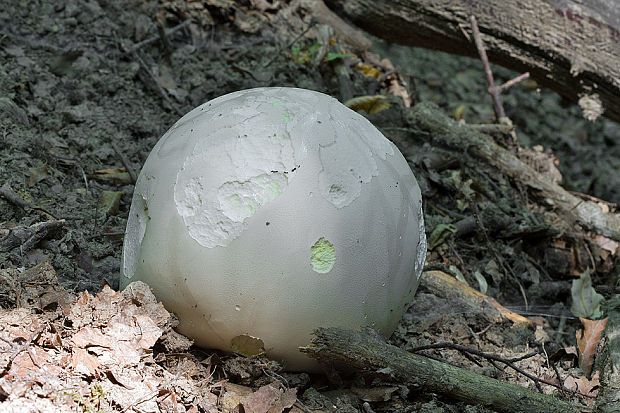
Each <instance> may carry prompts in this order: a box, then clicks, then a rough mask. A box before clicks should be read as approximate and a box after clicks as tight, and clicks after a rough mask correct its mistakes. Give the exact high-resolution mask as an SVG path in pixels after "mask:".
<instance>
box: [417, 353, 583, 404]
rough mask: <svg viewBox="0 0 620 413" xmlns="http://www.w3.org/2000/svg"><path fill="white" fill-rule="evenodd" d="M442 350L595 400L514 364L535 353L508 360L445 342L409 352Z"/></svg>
mask: <svg viewBox="0 0 620 413" xmlns="http://www.w3.org/2000/svg"><path fill="white" fill-rule="evenodd" d="M440 348H449V349H453V350H457V351H459V352H461V353H462V354H463V355H466V354H467V353H469V354H474V355H476V356H478V357H482V358H484V359H486V360H489V361H497V362H499V363H502V364H505V365H506V366H508V367H510V368H511V369H513V370H514V371H516V372H518V373H520V374H522V375H524V376H525V377H527V378H528V379H530V380H532V381H533V382H534V383H543V384H546V385H548V386H553V387H555V388H557V389H559V390H562V391H566V392H569V393H573V394H578V395H580V396H583V397H589V398H594V396H591V395H588V394H585V393H582V392H580V391H578V390H571V389H569V388H566V387H564V386H562V385H561V384H557V383H554V382H552V381H550V380H546V379H541V378H540V377H536V376H534V375H533V374H530V373H528V372H527V371H525V370H523V369H522V368H520V367H517V366H516V365H515V364H514V362H516V361H520V360H523V359H525V358H528V357H532V356H533V355H535V354H537V353H534V354H532V353H530V354H527V355H525V356H523V357H517V358H513V359H506V358H504V357H500V356H496V355H495V354H488V353H485V352H483V351H480V350H476V349H473V348H469V347H465V346H462V345H460V344H456V343H451V342H443V343H436V344H429V345H426V346H419V347H414V348H412V349H409V351H411V352H414V353H417V352H420V351H422V350H430V349H440Z"/></svg>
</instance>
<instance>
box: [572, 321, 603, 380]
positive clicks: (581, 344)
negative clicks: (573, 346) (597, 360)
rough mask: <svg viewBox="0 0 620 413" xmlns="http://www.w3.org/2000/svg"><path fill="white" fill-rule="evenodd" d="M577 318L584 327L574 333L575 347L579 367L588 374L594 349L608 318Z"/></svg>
mask: <svg viewBox="0 0 620 413" xmlns="http://www.w3.org/2000/svg"><path fill="white" fill-rule="evenodd" d="M579 320H580V321H581V323H582V324H583V327H584V329H583V330H577V334H576V335H577V347H578V348H579V367H581V369H582V370H583V371H584V373H585V374H586V375H588V376H589V375H590V373H591V372H592V366H593V364H594V356H595V355H596V349H597V348H598V344H599V342H600V341H601V336H602V334H603V331H604V330H605V327H606V326H607V321H609V319H608V318H604V319H603V320H588V319H586V318H582V317H579Z"/></svg>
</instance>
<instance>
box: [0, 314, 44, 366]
mask: <svg viewBox="0 0 620 413" xmlns="http://www.w3.org/2000/svg"><path fill="white" fill-rule="evenodd" d="M44 329H45V326H41V327H39V328H37V329H36V330H35V331H33V332H32V334H30V337H28V340H27V341H26V342H25V343H23V344H22V345H20V346H19V347H17V348H16V349H15V350H13V352H12V353H11V355H10V356H9V359H8V362H7V365H6V367H4V370H2V371H1V372H0V377H3V376H4V375H5V374H6V373H8V371H9V370H10V369H11V365H12V364H13V360H15V357H17V356H18V354H19V353H21V352H22V351H24V350H28V349H29V348H30V344H31V343H32V342H33V341H34V340H35V339H36V338H37V337H38V336H39V335H40V334H41V333H42V332H43V330H44ZM30 358H32V362H33V363H34V364H36V361H35V358H34V357H32V353H30Z"/></svg>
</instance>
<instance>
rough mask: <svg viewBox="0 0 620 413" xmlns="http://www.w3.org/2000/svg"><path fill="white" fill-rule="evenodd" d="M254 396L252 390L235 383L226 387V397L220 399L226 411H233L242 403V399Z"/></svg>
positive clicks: (227, 384)
mask: <svg viewBox="0 0 620 413" xmlns="http://www.w3.org/2000/svg"><path fill="white" fill-rule="evenodd" d="M250 394H252V389H251V388H249V387H246V386H241V385H239V384H234V383H226V384H225V385H224V395H223V396H222V397H221V398H220V405H221V407H223V408H224V409H225V410H224V411H233V410H234V409H235V408H236V407H237V406H239V404H240V403H241V399H242V398H243V397H245V396H248V395H250Z"/></svg>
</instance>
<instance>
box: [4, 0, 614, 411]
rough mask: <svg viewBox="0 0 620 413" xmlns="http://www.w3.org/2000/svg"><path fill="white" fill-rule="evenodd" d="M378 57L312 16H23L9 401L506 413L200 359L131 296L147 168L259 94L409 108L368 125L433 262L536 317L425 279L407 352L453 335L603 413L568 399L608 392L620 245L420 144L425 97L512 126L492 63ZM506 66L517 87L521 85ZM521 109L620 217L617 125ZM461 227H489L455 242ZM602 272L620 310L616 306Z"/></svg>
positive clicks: (513, 113)
mask: <svg viewBox="0 0 620 413" xmlns="http://www.w3.org/2000/svg"><path fill="white" fill-rule="evenodd" d="M296 5H297V6H296ZM190 22H191V24H190ZM163 32H165V33H166V34H165V35H162V33H163ZM325 33H328V35H327V37H326V36H325ZM368 37H369V38H370V36H368ZM326 39H327V40H326ZM372 42H373V45H372V46H371V48H370V52H371V53H366V54H363V55H362V54H361V53H356V52H355V51H353V50H352V49H351V48H350V47H349V45H347V44H345V43H340V42H339V41H338V39H337V38H336V37H334V36H333V35H331V36H330V32H329V30H328V29H326V28H325V27H323V26H322V25H320V24H315V20H314V19H313V16H312V13H311V12H310V11H309V10H308V9H305V8H304V7H302V6H299V5H298V4H297V2H295V1H293V2H286V1H276V2H273V4H272V3H268V2H263V1H254V2H251V3H250V2H245V1H244V2H234V1H231V0H207V1H202V2H200V1H191V0H186V1H182V0H167V1H160V2H143V1H141V0H132V1H121V0H112V1H107V2H98V1H96V0H90V1H85V0H72V1H64V2H51V1H45V0H39V1H31V2H27V3H25V2H22V1H17V0H5V1H3V2H2V5H0V113H1V114H2V116H0V186H1V187H2V191H1V193H0V195H1V196H0V307H1V308H2V309H1V310H0V369H1V370H2V371H1V373H0V407H1V408H4V407H6V408H8V409H9V410H8V411H76V409H77V411H99V410H101V411H112V410H118V411H132V410H133V411H140V412H147V411H161V410H164V411H179V412H181V411H209V412H211V411H213V412H215V411H246V412H248V411H257V412H259V411H265V412H266V411H270V412H281V411H313V412H318V411H322V412H332V411H339V412H357V411H365V412H370V411H377V412H380V411H385V412H387V411H389V412H413V411H447V412H452V411H469V412H474V411H480V412H482V411H492V410H491V409H489V408H485V407H480V406H473V405H467V404H465V403H464V402H458V401H454V400H452V399H451V398H450V397H448V396H446V395H438V394H434V393H428V392H420V391H416V390H415V389H413V388H411V386H408V385H407V383H398V382H393V381H390V380H389V378H386V377H385V376H382V375H372V374H371V375H369V374H351V373H350V374H347V375H344V376H343V377H342V378H341V379H339V380H334V378H333V377H330V376H329V375H327V376H325V375H318V374H307V373H290V372H286V371H284V370H282V368H281V366H280V365H278V363H276V362H274V361H270V360H268V359H267V358H265V357H263V356H255V357H251V358H246V357H242V356H234V355H229V354H224V353H220V352H213V351H209V350H205V349H200V348H197V347H195V346H191V347H190V344H191V342H190V341H189V340H188V339H186V338H184V337H182V336H180V335H179V334H177V333H175V332H174V330H173V327H174V326H175V319H174V317H173V316H171V315H170V314H169V313H168V312H167V311H166V310H165V309H164V308H163V307H162V306H161V305H158V304H157V301H156V299H155V298H154V297H153V296H152V294H151V293H150V292H149V291H148V289H142V290H140V289H138V290H132V291H131V292H129V291H124V292H120V293H119V292H118V291H117V290H118V286H119V271H120V259H121V251H122V243H123V233H124V230H125V226H126V222H127V215H128V212H129V208H130V205H131V199H132V193H133V183H134V177H133V176H132V174H138V173H139V171H140V168H141V166H142V165H143V164H144V162H145V160H146V158H147V156H148V154H149V152H150V150H151V149H152V148H153V146H154V145H155V143H156V142H157V140H158V139H159V137H161V136H162V135H163V133H164V132H165V131H166V130H167V129H168V128H169V127H170V126H171V125H172V124H173V123H174V122H175V121H176V120H177V119H179V118H180V117H181V116H182V115H183V114H184V113H186V112H188V111H189V110H191V109H192V108H194V107H196V106H198V105H199V104H201V103H203V102H206V101H208V100H210V99H213V98H215V97H217V96H221V95H224V94H226V93H229V92H233V91H237V90H241V89H247V88H252V87H259V86H291V87H300V88H307V89H313V90H317V91H320V92H323V93H326V94H329V95H332V96H334V97H336V98H338V99H339V100H340V101H341V102H345V101H347V100H349V99H351V98H354V97H359V96H375V98H374V99H375V100H374V102H375V103H376V102H383V103H389V105H383V106H384V109H383V110H380V111H378V112H376V113H372V114H369V113H368V111H370V112H373V110H372V108H368V107H367V108H366V109H367V111H362V110H360V113H362V114H363V115H364V116H366V117H368V119H369V120H371V121H372V122H373V123H374V124H375V125H376V126H377V127H378V128H379V129H380V130H381V131H382V132H383V133H384V135H385V136H386V137H388V138H389V139H390V140H392V141H393V142H394V143H395V144H396V145H397V146H398V147H399V149H400V150H401V152H403V155H404V156H405V158H406V159H407V160H408V161H410V164H411V167H412V169H413V171H414V173H415V175H416V177H417V178H418V181H419V183H420V186H421V189H422V195H423V198H424V213H425V222H426V232H427V236H428V238H429V240H430V245H429V253H428V257H427V264H429V265H432V266H434V268H435V269H437V268H440V269H441V270H442V271H444V272H447V273H449V274H452V275H455V276H457V278H459V279H461V280H462V281H463V283H464V284H465V283H466V284H468V285H469V286H471V287H472V288H474V289H476V290H480V291H481V292H483V293H484V294H486V295H488V296H489V297H493V298H495V299H496V300H497V301H498V302H499V303H501V304H503V305H504V307H505V308H506V309H509V310H510V311H513V312H515V313H519V314H521V315H524V316H526V317H528V319H529V321H528V322H527V323H526V324H520V323H518V322H515V321H514V319H510V317H508V318H506V317H504V318H501V317H500V318H499V319H498V313H497V310H494V309H493V308H487V307H481V306H480V305H479V304H476V303H475V302H472V301H468V300H467V299H466V298H462V297H461V298H460V299H457V298H454V297H451V296H450V294H449V293H446V294H445V296H441V294H438V292H437V290H433V289H432V288H431V287H430V286H429V285H427V284H426V285H425V283H424V282H422V285H421V287H420V289H419V291H418V294H417V295H416V299H415V301H414V303H413V304H412V306H411V308H410V309H409V311H408V312H407V313H406V314H405V317H404V318H403V320H402V322H401V324H400V325H399V327H398V329H397V331H396V332H395V333H394V335H393V336H392V337H391V338H390V339H389V340H390V343H392V344H394V345H396V346H398V347H400V348H403V349H405V350H411V351H413V350H415V349H416V348H417V347H420V346H425V345H429V344H434V343H440V342H446V341H450V342H453V343H455V344H460V345H463V346H468V347H471V348H474V349H476V350H478V351H480V352H483V353H485V354H494V355H497V356H499V357H500V358H503V359H505V360H508V359H513V358H518V357H521V356H525V355H527V357H525V358H523V359H522V360H520V361H518V362H516V364H517V365H518V367H519V368H520V369H522V370H525V371H527V372H529V373H530V374H531V375H533V376H536V377H538V378H540V379H543V380H545V381H549V382H553V383H554V384H556V387H553V386H547V385H544V384H543V385H542V386H541V387H540V391H542V392H544V393H546V394H554V395H557V396H558V397H560V398H563V399H565V400H570V401H571V402H574V403H576V404H581V405H584V406H587V405H589V404H591V402H592V398H591V397H587V396H583V395H581V396H580V395H577V394H575V393H574V392H573V393H571V392H570V391H568V390H567V389H566V388H568V389H573V390H574V389H578V390H579V391H581V392H582V393H586V394H588V393H590V391H595V390H596V388H595V385H596V376H595V375H592V374H586V373H585V372H584V371H583V366H582V365H581V366H580V365H579V362H578V357H577V350H575V346H577V343H576V340H575V335H576V331H577V330H578V329H581V328H584V327H583V326H582V325H581V323H580V321H579V317H578V316H582V317H585V318H601V315H602V314H606V313H608V312H610V311H613V309H614V308H615V307H616V306H618V305H620V302H619V301H620V300H618V295H617V291H618V290H617V285H618V283H619V278H620V259H619V258H618V257H619V255H620V251H619V249H618V244H617V243H616V242H615V241H613V240H611V239H609V238H606V237H604V236H602V235H600V234H596V233H591V232H588V231H587V230H585V229H583V228H581V227H579V226H578V224H576V223H573V224H574V226H573V227H571V226H566V225H560V226H554V222H553V219H552V218H550V215H549V213H548V211H547V210H546V209H545V206H544V205H541V202H539V200H536V199H535V197H533V196H532V195H531V194H530V193H528V190H527V188H524V187H523V186H520V185H519V182H515V181H514V180H511V179H509V178H507V177H505V176H502V174H501V173H498V171H497V170H495V169H494V168H493V167H491V166H489V165H482V164H479V163H478V162H479V161H477V160H476V159H473V158H471V157H470V156H469V155H468V154H466V153H462V152H461V153H459V152H458V151H454V150H451V149H448V148H439V147H434V146H432V145H431V144H430V143H429V142H428V141H426V140H425V138H424V137H422V136H416V135H414V134H412V133H411V132H410V128H409V123H408V122H409V120H408V117H407V114H408V112H409V110H410V107H409V106H410V105H414V104H416V103H418V102H421V101H431V102H434V103H435V104H437V105H438V106H439V107H440V108H441V110H443V111H444V112H445V113H446V114H448V115H449V116H451V117H452V118H453V119H455V120H457V121H458V122H461V123H467V124H479V123H492V122H494V113H493V105H492V102H491V99H490V98H489V96H488V95H487V93H486V88H487V85H486V80H485V76H484V71H483V68H482V63H481V62H480V61H479V60H476V59H469V58H461V57H455V56H450V55H446V54H443V53H438V52H433V51H427V50H419V49H412V48H406V47H401V46H395V45H389V44H385V43H384V42H382V41H380V40H378V39H374V38H373V39H372ZM321 53H325V55H322V54H321ZM317 56H321V57H322V58H320V57H319V58H317ZM494 72H495V75H496V77H497V79H498V82H500V83H501V82H502V81H506V80H508V79H510V78H512V77H514V76H515V74H514V73H512V72H510V71H509V70H507V69H504V68H498V67H494ZM379 95H381V96H379ZM371 100H372V99H371ZM503 102H504V107H505V109H506V113H507V116H508V117H509V118H510V119H511V120H512V122H513V123H514V125H515V126H516V131H517V132H516V133H517V136H518V139H519V143H520V145H521V146H522V147H523V148H524V149H527V148H530V149H527V152H526V153H527V157H529V158H528V159H529V161H528V162H531V163H533V164H536V165H537V166H538V168H539V169H540V170H544V173H545V174H547V175H548V176H552V178H549V179H559V178H562V185H563V187H564V188H566V189H568V190H570V191H573V192H575V193H583V194H589V195H590V196H592V197H596V198H600V199H602V200H605V201H607V202H608V203H605V205H606V206H607V207H608V208H611V209H612V210H613V209H614V208H615V207H616V206H615V204H616V203H620V126H619V125H618V124H616V123H614V122H611V121H608V120H606V119H598V120H597V121H595V122H588V121H586V120H584V119H583V117H582V116H581V113H580V109H579V107H577V106H576V105H574V104H572V103H569V102H565V101H563V100H562V98H561V97H559V96H558V95H557V94H555V93H553V92H552V91H549V90H544V89H542V90H541V87H540V86H539V85H538V84H537V83H536V82H535V81H534V80H531V79H528V80H526V81H523V82H521V83H520V84H518V85H516V86H514V87H512V88H511V89H509V90H508V91H507V92H506V93H505V94H504V95H503ZM375 109H376V108H375ZM472 194H474V195H472ZM472 217H474V218H475V219H474V220H473V221H472V220H471V218H472ZM468 218H469V221H467V219H468ZM459 222H460V223H469V226H468V227H467V228H465V227H458V225H457V226H456V227H454V225H455V224H457V223H459ZM506 222H508V223H506ZM498 223H499V224H498ZM459 231H460V232H459ZM588 277H591V283H592V286H594V288H595V289H596V291H598V292H599V293H601V294H602V295H603V296H604V297H605V300H603V301H600V302H599V301H597V300H596V297H597V295H595V294H594V293H593V290H591V288H592V287H590V286H589V285H588V284H587V282H588V280H589V279H590V278H588ZM576 281H577V284H576V283H575V282H576ZM579 282H580V284H579ZM464 284H463V285H464ZM575 285H577V286H578V287H577V289H579V288H581V291H582V292H584V294H590V297H594V301H593V302H591V303H590V304H591V307H592V308H590V310H592V311H591V312H590V314H584V313H582V312H581V313H580V312H578V311H577V310H575V309H574V305H573V299H572V298H573V296H574V294H575V292H574V290H575ZM106 286H108V287H106ZM571 288H573V291H571ZM589 288H590V289H589ZM614 294H615V298H614ZM571 306H573V310H572V311H571ZM506 311H508V310H506ZM147 332H148V333H147ZM128 337H131V339H128ZM120 338H123V340H120ZM127 343H129V344H127ZM423 354H426V355H429V356H431V357H433V358H436V359H441V360H444V361H446V362H448V363H450V364H453V365H457V366H461V367H464V368H466V369H468V370H471V371H474V372H476V373H480V374H484V375H486V376H490V377H494V378H497V379H499V380H501V381H505V382H510V383H515V384H520V385H523V386H526V387H528V388H532V389H537V387H538V386H540V382H538V383H537V382H535V381H532V380H530V379H528V378H527V377H525V376H524V375H523V374H521V373H519V372H518V371H516V370H514V369H508V368H505V367H502V368H498V366H497V365H494V364H492V363H490V362H488V361H487V360H485V359H484V358H483V357H478V356H476V357H474V356H472V355H469V354H467V353H464V352H459V351H454V350H451V349H446V348H440V349H430V350H425V352H423ZM588 386H589V387H588ZM558 387H559V388H560V389H558ZM593 394H594V393H590V394H589V396H592V395H593ZM239 406H244V407H239ZM261 406H262V407H261ZM265 406H267V407H265ZM10 409H12V410H10ZM158 409H159V410H158ZM243 409H245V410H243ZM269 409H271V410H269Z"/></svg>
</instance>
